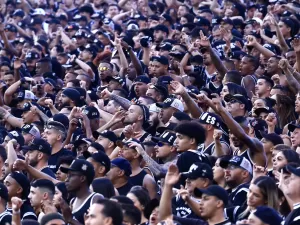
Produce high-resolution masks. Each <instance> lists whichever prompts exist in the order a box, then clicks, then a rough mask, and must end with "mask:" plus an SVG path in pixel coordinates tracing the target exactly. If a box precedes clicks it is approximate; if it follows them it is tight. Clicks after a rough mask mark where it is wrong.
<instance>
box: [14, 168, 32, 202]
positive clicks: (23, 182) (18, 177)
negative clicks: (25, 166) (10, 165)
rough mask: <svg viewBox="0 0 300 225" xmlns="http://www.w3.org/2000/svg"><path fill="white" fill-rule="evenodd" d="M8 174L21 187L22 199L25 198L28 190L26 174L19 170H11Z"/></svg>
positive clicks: (28, 183)
mask: <svg viewBox="0 0 300 225" xmlns="http://www.w3.org/2000/svg"><path fill="white" fill-rule="evenodd" d="M9 176H11V178H13V179H14V180H15V181H16V182H17V183H18V184H19V185H20V186H21V187H22V189H23V191H22V199H27V197H28V194H29V190H30V182H29V180H28V178H27V176H25V175H24V174H23V173H19V172H11V173H10V174H9Z"/></svg>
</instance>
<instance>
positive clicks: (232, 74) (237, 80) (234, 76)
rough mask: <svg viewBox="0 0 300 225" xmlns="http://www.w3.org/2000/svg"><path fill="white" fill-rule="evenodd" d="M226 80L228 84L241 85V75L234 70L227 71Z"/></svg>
mask: <svg viewBox="0 0 300 225" xmlns="http://www.w3.org/2000/svg"><path fill="white" fill-rule="evenodd" d="M224 61H226V62H228V61H232V60H224ZM226 78H227V81H228V82H230V83H234V84H236V85H241V83H242V74H241V73H240V72H239V71H236V70H230V71H227V73H226Z"/></svg>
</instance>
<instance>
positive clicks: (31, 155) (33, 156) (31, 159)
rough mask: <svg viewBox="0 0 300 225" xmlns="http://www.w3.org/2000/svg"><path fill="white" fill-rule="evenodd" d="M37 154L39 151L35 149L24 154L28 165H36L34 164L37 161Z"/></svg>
mask: <svg viewBox="0 0 300 225" xmlns="http://www.w3.org/2000/svg"><path fill="white" fill-rule="evenodd" d="M38 154H39V151H37V150H30V151H28V152H27V153H26V156H25V157H26V161H27V162H28V163H29V165H30V166H32V167H36V165H37V164H38V162H39V160H38Z"/></svg>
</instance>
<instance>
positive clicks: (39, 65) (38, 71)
mask: <svg viewBox="0 0 300 225" xmlns="http://www.w3.org/2000/svg"><path fill="white" fill-rule="evenodd" d="M42 66H43V65H42V63H39V62H37V63H36V68H35V72H36V74H37V75H40V76H41V75H43V68H42Z"/></svg>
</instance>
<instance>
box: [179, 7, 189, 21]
mask: <svg viewBox="0 0 300 225" xmlns="http://www.w3.org/2000/svg"><path fill="white" fill-rule="evenodd" d="M187 13H188V11H187V8H186V7H184V6H179V8H178V12H177V15H178V18H181V17H182V16H184V15H185V14H187Z"/></svg>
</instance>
